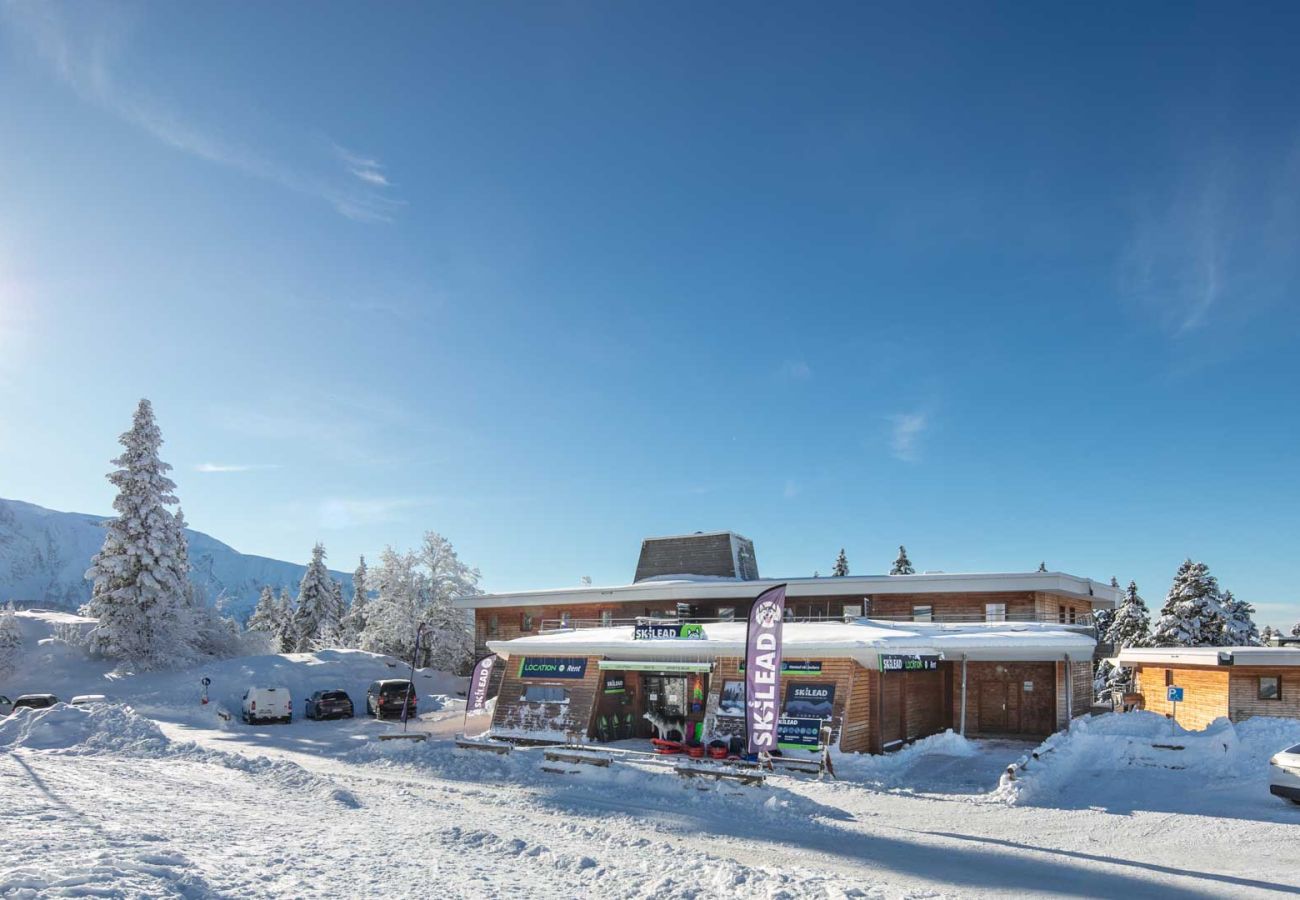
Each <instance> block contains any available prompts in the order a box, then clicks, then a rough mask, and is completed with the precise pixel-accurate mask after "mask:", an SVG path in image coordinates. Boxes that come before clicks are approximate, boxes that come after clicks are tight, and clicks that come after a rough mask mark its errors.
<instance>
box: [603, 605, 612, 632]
mask: <svg viewBox="0 0 1300 900" xmlns="http://www.w3.org/2000/svg"><path fill="white" fill-rule="evenodd" d="M600 624H601V625H604V626H605V627H606V628H608V627H609V626H610V625H613V624H614V610H612V609H602V610H601V611H600Z"/></svg>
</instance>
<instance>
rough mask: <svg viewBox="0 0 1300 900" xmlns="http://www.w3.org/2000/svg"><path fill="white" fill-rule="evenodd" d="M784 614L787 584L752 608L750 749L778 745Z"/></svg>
mask: <svg viewBox="0 0 1300 900" xmlns="http://www.w3.org/2000/svg"><path fill="white" fill-rule="evenodd" d="M784 618H785V585H784V584H779V585H777V586H776V587H774V588H769V589H768V590H766V591H764V592H763V593H761V594H759V595H758V599H757V600H755V601H754V606H753V608H752V609H750V611H749V626H748V629H747V630H746V633H745V741H746V745H747V752H749V753H769V752H771V751H772V750H775V749H776V743H777V735H776V727H777V720H778V719H779V718H780V713H779V707H780V705H781V628H782V620H783V619H784Z"/></svg>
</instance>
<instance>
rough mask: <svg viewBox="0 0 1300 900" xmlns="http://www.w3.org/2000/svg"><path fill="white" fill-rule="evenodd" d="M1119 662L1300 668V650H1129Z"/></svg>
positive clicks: (1130, 648)
mask: <svg viewBox="0 0 1300 900" xmlns="http://www.w3.org/2000/svg"><path fill="white" fill-rule="evenodd" d="M1221 657H1223V659H1222V660H1221ZM1229 660H1230V661H1229ZM1119 661H1120V664H1121V665H1126V666H1128V665H1133V664H1134V663H1151V664H1157V665H1169V664H1174V663H1182V664H1183V665H1187V666H1227V665H1236V666H1300V647H1129V648H1128V649H1126V650H1121V651H1120V652H1119Z"/></svg>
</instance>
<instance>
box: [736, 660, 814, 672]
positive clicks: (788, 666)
mask: <svg viewBox="0 0 1300 900" xmlns="http://www.w3.org/2000/svg"><path fill="white" fill-rule="evenodd" d="M739 669H740V671H742V672H743V671H745V664H744V662H741V663H740V666H739ZM821 673H822V661H821V660H820V659H783V660H781V674H782V675H820V674H821Z"/></svg>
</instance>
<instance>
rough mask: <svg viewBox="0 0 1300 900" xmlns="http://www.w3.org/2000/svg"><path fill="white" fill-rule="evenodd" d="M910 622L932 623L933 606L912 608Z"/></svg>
mask: <svg viewBox="0 0 1300 900" xmlns="http://www.w3.org/2000/svg"><path fill="white" fill-rule="evenodd" d="M912 621H913V622H933V621H934V607H933V606H913V607H912Z"/></svg>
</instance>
